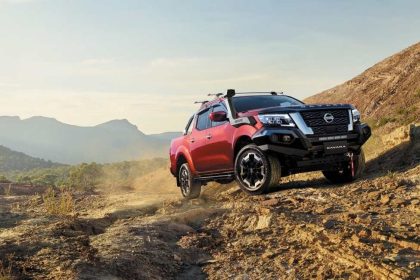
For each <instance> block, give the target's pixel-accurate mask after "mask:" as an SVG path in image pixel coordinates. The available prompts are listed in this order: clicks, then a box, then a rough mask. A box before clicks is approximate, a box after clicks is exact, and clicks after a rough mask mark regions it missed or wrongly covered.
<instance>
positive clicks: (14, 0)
mask: <svg viewBox="0 0 420 280" xmlns="http://www.w3.org/2000/svg"><path fill="white" fill-rule="evenodd" d="M36 1H38V2H39V1H42V0H0V4H24V3H30V2H36Z"/></svg>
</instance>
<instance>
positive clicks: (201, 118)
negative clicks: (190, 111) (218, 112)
mask: <svg viewBox="0 0 420 280" xmlns="http://www.w3.org/2000/svg"><path fill="white" fill-rule="evenodd" d="M209 115H210V109H209V110H206V111H204V112H201V113H200V114H198V116H197V126H196V127H197V129H198V130H204V129H207V128H209V127H210V119H209Z"/></svg>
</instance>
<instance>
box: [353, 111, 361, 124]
mask: <svg viewBox="0 0 420 280" xmlns="http://www.w3.org/2000/svg"><path fill="white" fill-rule="evenodd" d="M351 114H352V115H353V122H354V123H358V122H360V112H359V110H357V109H353V110H351Z"/></svg>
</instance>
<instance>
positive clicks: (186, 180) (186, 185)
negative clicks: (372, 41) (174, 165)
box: [178, 163, 201, 199]
mask: <svg viewBox="0 0 420 280" xmlns="http://www.w3.org/2000/svg"><path fill="white" fill-rule="evenodd" d="M178 180H179V187H180V189H181V194H182V196H183V197H185V198H186V199H193V198H197V197H199V196H200V192H201V183H200V182H199V181H197V180H194V177H193V174H192V173H191V170H190V167H189V166H188V163H184V164H182V165H181V166H180V167H179V170H178Z"/></svg>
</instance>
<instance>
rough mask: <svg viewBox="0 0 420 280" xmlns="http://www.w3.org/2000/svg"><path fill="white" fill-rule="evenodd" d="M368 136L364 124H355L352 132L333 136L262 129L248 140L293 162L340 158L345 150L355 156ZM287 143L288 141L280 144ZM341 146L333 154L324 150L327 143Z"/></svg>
mask: <svg viewBox="0 0 420 280" xmlns="http://www.w3.org/2000/svg"><path fill="white" fill-rule="evenodd" d="M370 136H371V129H370V127H369V126H368V125H367V124H355V125H354V129H353V131H349V132H348V133H346V134H337V135H317V136H315V135H305V134H303V133H302V132H301V131H300V130H299V129H298V128H271V127H264V128H262V129H260V130H259V131H257V133H255V135H254V136H253V137H252V139H253V141H254V143H255V144H256V145H258V146H259V148H260V149H261V150H263V151H271V152H274V153H279V154H281V155H286V156H292V157H296V159H297V160H303V159H306V160H317V159H319V158H323V157H326V156H327V155H328V158H331V157H330V156H335V155H340V154H341V155H343V154H345V153H346V152H347V151H349V152H353V153H359V152H360V149H361V146H362V145H363V144H364V143H365V142H366V141H367V140H368V139H369V137H370ZM284 140H288V141H284ZM333 143H341V144H343V147H344V146H345V147H346V148H345V150H344V148H341V149H340V148H338V149H337V150H336V152H334V151H332V152H331V150H328V146H329V144H333Z"/></svg>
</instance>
